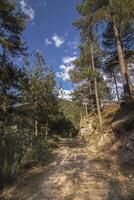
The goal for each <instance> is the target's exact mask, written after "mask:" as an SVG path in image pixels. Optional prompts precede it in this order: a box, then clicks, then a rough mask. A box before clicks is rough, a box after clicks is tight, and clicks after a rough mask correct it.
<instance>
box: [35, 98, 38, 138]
mask: <svg viewBox="0 0 134 200" xmlns="http://www.w3.org/2000/svg"><path fill="white" fill-rule="evenodd" d="M35 110H36V114H35V136H38V119H37V100H36V101H35Z"/></svg>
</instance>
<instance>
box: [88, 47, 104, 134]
mask: <svg viewBox="0 0 134 200" xmlns="http://www.w3.org/2000/svg"><path fill="white" fill-rule="evenodd" d="M90 51H91V61H92V69H93V72H95V71H96V70H95V63H94V53H93V48H92V44H90ZM94 91H95V99H96V106H97V112H98V118H99V124H100V129H101V131H102V129H103V128H102V117H101V111H100V104H99V95H98V88H97V78H96V75H95V76H94Z"/></svg>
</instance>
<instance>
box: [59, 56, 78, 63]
mask: <svg viewBox="0 0 134 200" xmlns="http://www.w3.org/2000/svg"><path fill="white" fill-rule="evenodd" d="M76 58H77V57H76V56H73V57H71V56H68V57H65V58H63V59H62V61H63V63H64V64H70V63H72V62H73V61H74V60H76Z"/></svg>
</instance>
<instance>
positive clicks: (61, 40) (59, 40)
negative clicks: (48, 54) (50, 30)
mask: <svg viewBox="0 0 134 200" xmlns="http://www.w3.org/2000/svg"><path fill="white" fill-rule="evenodd" d="M52 40H53V42H54V44H55V46H56V47H58V48H59V47H61V45H62V44H63V43H64V38H62V37H59V36H58V35H57V34H54V35H53V36H52Z"/></svg>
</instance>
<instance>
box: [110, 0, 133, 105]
mask: <svg viewBox="0 0 134 200" xmlns="http://www.w3.org/2000/svg"><path fill="white" fill-rule="evenodd" d="M109 2H110V6H111V13H112V10H113V9H112V7H113V4H112V0H109ZM111 16H112V14H111ZM112 22H113V30H114V35H115V39H116V46H117V52H118V57H119V64H120V71H121V77H122V82H123V89H124V96H125V100H126V101H129V100H130V99H131V89H130V84H129V77H128V71H127V67H126V65H125V59H124V54H123V48H122V44H121V39H120V34H119V30H118V28H117V24H116V20H115V18H114V17H113V16H112Z"/></svg>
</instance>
